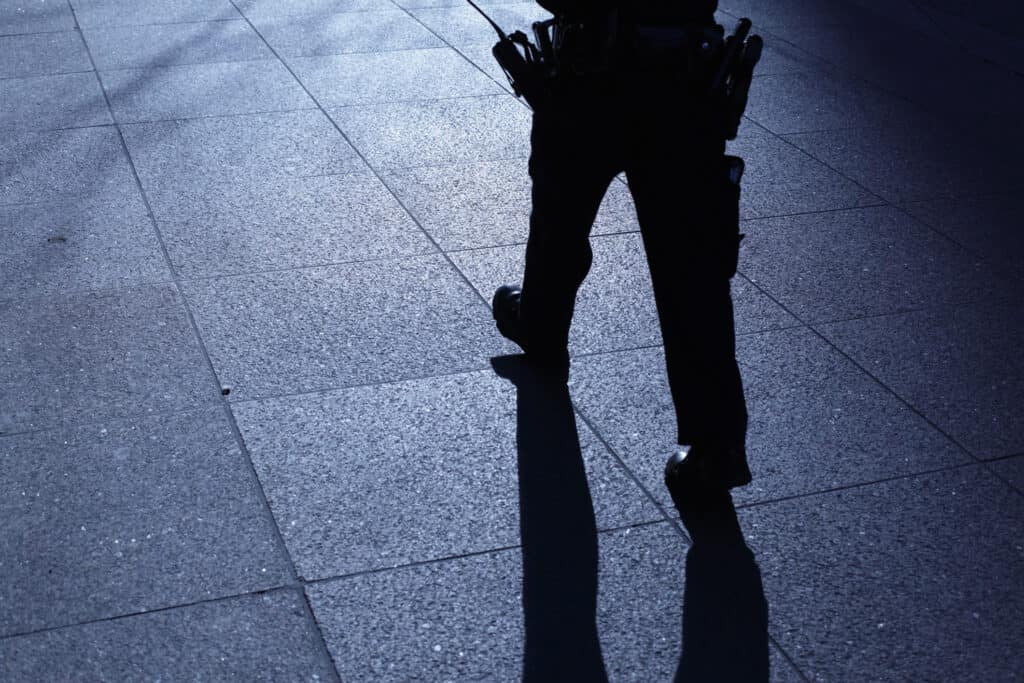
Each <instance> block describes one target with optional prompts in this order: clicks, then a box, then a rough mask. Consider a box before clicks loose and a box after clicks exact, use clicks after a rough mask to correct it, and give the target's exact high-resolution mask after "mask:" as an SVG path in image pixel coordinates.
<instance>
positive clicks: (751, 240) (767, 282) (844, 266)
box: [742, 207, 1002, 322]
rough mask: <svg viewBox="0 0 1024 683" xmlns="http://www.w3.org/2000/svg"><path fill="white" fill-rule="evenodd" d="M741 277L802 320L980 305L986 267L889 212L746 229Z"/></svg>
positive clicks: (988, 285) (990, 284)
mask: <svg viewBox="0 0 1024 683" xmlns="http://www.w3.org/2000/svg"><path fill="white" fill-rule="evenodd" d="M744 230H745V231H746V232H747V238H746V239H745V240H744V242H743V245H744V261H743V266H742V270H743V274H744V275H746V276H747V277H749V278H750V279H751V281H752V282H754V283H755V284H757V285H758V286H759V287H761V288H763V289H764V290H765V291H766V292H767V293H768V294H770V295H771V296H772V298H774V299H775V300H776V301H778V302H779V303H780V304H782V305H783V306H785V307H786V308H787V309H789V310H790V311H792V313H793V314H794V315H796V316H797V317H799V318H801V319H802V320H804V321H805V322H817V321H828V320H842V319H849V318H856V317H864V316H869V315H880V314H886V313H896V312H899V311H906V310H911V309H915V308H924V307H938V306H944V305H948V304H957V303H964V302H968V301H979V300H984V299H986V298H988V297H989V296H991V295H992V294H994V293H995V292H997V291H998V290H999V289H1000V286H1001V285H1002V280H1001V279H1000V278H998V276H997V275H996V274H993V273H992V272H991V269H990V268H989V267H988V266H987V264H986V263H985V262H984V261H982V260H981V259H979V258H978V257H976V256H974V255H973V254H971V253H969V252H967V251H966V250H964V249H963V248H962V247H960V246H958V245H957V244H955V243H954V242H952V241H950V240H949V239H948V238H946V237H945V236H943V235H940V234H938V233H936V232H934V231H933V230H931V229H929V228H928V227H927V226H925V225H922V224H921V223H918V222H917V221H916V220H914V219H913V218H911V217H909V216H907V215H906V214H905V213H903V212H902V211H900V210H898V209H895V208H892V207H875V208H862V209H854V210H849V211H833V212H829V213H821V214H809V215H802V216H791V217H788V218H771V219H765V220H760V221H752V222H750V223H747V224H745V225H744Z"/></svg>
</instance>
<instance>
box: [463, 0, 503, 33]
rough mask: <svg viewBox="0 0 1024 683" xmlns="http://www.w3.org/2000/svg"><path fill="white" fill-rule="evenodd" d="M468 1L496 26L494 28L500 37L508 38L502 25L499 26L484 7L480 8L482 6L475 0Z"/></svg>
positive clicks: (467, 0) (489, 22) (488, 21)
mask: <svg viewBox="0 0 1024 683" xmlns="http://www.w3.org/2000/svg"><path fill="white" fill-rule="evenodd" d="M466 2H468V3H469V4H470V5H471V6H472V7H473V9H475V10H476V11H477V12H479V13H480V15H481V16H482V17H483V18H484V19H486V20H487V23H488V24H490V25H491V26H493V27H494V30H495V31H496V32H497V33H498V37H499V38H501V39H502V40H504V39H505V38H506V35H505V32H504V31H502V30H501V27H500V26H498V24H497V23H495V21H494V19H491V18H490V17H489V16H487V12H484V11H483V10H482V9H480V7H479V6H478V5H477V4H476V3H475V2H473V0H466Z"/></svg>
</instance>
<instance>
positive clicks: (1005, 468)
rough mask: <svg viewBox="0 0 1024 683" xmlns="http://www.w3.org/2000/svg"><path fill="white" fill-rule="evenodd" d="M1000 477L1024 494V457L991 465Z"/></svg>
mask: <svg viewBox="0 0 1024 683" xmlns="http://www.w3.org/2000/svg"><path fill="white" fill-rule="evenodd" d="M989 468H990V469H991V470H992V471H993V472H995V473H996V474H997V475H998V476H1000V477H1002V478H1003V479H1005V480H1006V481H1008V482H1010V485H1011V486H1013V487H1014V488H1016V489H1017V491H1018V492H1020V493H1024V456H1017V457H1015V458H1009V459H1007V460H998V461H996V462H993V463H991V464H990V465H989Z"/></svg>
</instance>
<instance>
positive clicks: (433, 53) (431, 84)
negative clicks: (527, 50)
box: [289, 14, 504, 107]
mask: <svg viewBox="0 0 1024 683" xmlns="http://www.w3.org/2000/svg"><path fill="white" fill-rule="evenodd" d="M340 16H348V17H351V16H358V15H354V14H347V15H340ZM289 63H290V64H291V65H292V67H293V68H294V69H295V74H296V75H297V76H298V77H299V79H300V80H301V81H302V82H303V83H304V84H305V85H306V87H307V88H309V91H310V93H312V94H313V97H315V98H316V99H317V101H318V102H319V103H320V104H321V105H323V106H325V107H339V106H347V105H353V104H376V103H381V102H401V101H405V100H440V99H447V98H452V97H470V96H473V95H491V94H497V93H503V92H504V91H503V90H502V89H501V88H500V87H499V86H498V85H497V84H496V83H495V82H494V81H493V80H491V79H490V78H488V77H487V76H486V75H485V74H482V73H480V70H479V69H477V68H476V67H475V66H473V65H472V64H471V63H470V62H468V61H466V60H465V59H464V58H463V57H462V56H461V55H460V54H459V53H457V52H455V51H454V50H452V49H449V48H440V49H429V50H402V51H399V52H379V53H368V54H349V55H335V56H331V57H305V58H293V59H291V60H289ZM381 74H388V77H387V78H381Z"/></svg>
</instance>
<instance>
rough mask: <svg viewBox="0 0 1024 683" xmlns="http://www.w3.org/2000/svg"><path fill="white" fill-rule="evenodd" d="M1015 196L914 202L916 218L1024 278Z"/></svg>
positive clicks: (1023, 245)
mask: <svg viewBox="0 0 1024 683" xmlns="http://www.w3.org/2000/svg"><path fill="white" fill-rule="evenodd" d="M1017 199H1018V197H1017V195H1016V194H1006V195H992V196H985V197H973V198H970V199H960V200H956V199H940V200H936V201H931V202H914V203H910V204H907V205H906V206H905V207H903V208H905V209H906V210H907V211H909V212H910V213H911V215H913V216H914V217H916V218H918V219H919V220H921V221H922V222H924V223H926V224H927V225H929V226H931V227H932V228H934V229H936V230H938V231H939V232H941V233H943V234H945V235H948V236H949V237H950V238H951V239H953V240H955V241H956V242H957V243H959V244H962V245H963V246H964V247H966V248H967V249H970V250H971V251H973V252H974V253H976V254H978V255H980V256H982V257H984V259H985V260H986V261H987V262H988V263H990V264H993V265H994V266H996V267H999V268H1005V269H1006V270H1007V271H1008V273H1010V274H1014V275H1017V276H1018V277H1019V276H1021V275H1024V256H1022V254H1024V234H1022V232H1021V230H1020V206H1019V204H1018V201H1017Z"/></svg>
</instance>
